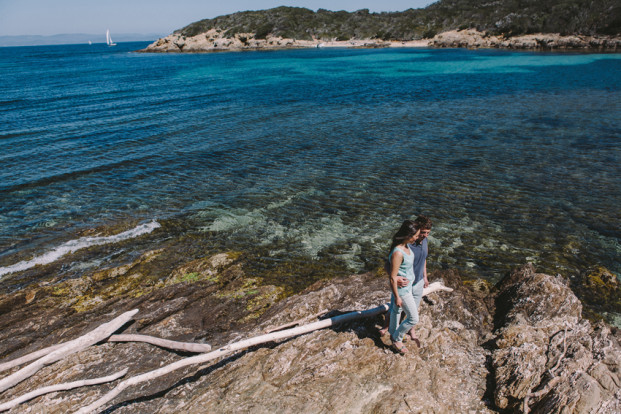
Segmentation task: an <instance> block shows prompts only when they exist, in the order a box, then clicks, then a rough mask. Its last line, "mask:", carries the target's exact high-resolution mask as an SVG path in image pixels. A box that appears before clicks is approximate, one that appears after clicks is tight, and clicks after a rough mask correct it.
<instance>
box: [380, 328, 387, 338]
mask: <svg viewBox="0 0 621 414" xmlns="http://www.w3.org/2000/svg"><path fill="white" fill-rule="evenodd" d="M387 332H388V327H385V328H382V329H380V330H379V334H380V336H384V335H386V333H387Z"/></svg>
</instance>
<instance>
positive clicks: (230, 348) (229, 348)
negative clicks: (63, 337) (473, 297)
mask: <svg viewBox="0 0 621 414" xmlns="http://www.w3.org/2000/svg"><path fill="white" fill-rule="evenodd" d="M452 290H453V289H451V288H448V287H446V286H444V285H443V284H442V283H440V282H434V283H432V284H430V285H429V287H427V288H425V289H424V291H423V296H425V295H428V294H430V293H433V292H438V291H447V292H451V291H452ZM388 309H389V304H387V303H386V304H384V305H381V306H378V307H376V308H372V309H368V310H365V311H356V312H350V313H346V314H344V315H339V316H335V317H333V318H328V319H323V320H321V321H317V322H313V323H310V324H308V325H303V326H298V327H296V328H292V329H287V330H284V331H279V332H273V333H269V334H265V335H259V336H256V337H254V338H250V339H245V340H243V341H239V342H235V343H232V344H229V345H226V346H224V347H222V348H219V349H217V350H215V351H213V352H209V353H207V354H201V355H196V356H193V357H189V358H185V359H182V360H180V361H177V362H174V363H172V364H169V365H166V366H163V367H161V368H158V369H156V370H153V371H149V372H145V373H144V374H140V375H137V376H135V377H132V378H129V379H127V380H125V381H122V382H121V383H119V384H118V385H117V386H116V387H115V388H114V389H112V391H110V392H109V393H108V394H106V395H104V396H103V397H101V398H100V399H98V400H96V401H94V402H93V403H91V404H90V405H88V406H86V407H83V408H82V409H80V410H79V411H78V414H86V413H91V412H93V411H95V410H97V409H98V408H99V407H101V406H102V405H104V404H107V403H108V402H110V401H112V400H113V399H114V398H115V397H116V396H117V395H119V394H120V393H121V392H123V391H124V390H125V389H126V388H129V387H131V386H133V385H137V384H141V383H143V382H147V381H150V380H152V379H155V378H158V377H161V376H163V375H166V374H169V373H171V372H173V371H176V370H178V369H181V368H184V367H187V366H189V365H195V364H203V363H205V362H208V361H211V360H213V359H216V358H220V357H223V356H225V355H228V354H231V353H233V352H235V351H238V350H241V349H245V348H249V347H251V346H254V345H259V344H263V343H266V342H273V341H277V340H280V339H286V338H290V337H293V336H298V335H302V334H305V333H309V332H312V331H316V330H318V329H323V328H328V327H330V326H334V325H338V324H341V323H344V322H349V321H352V320H355V319H360V318H365V317H372V316H376V315H379V314H381V313H384V312H386V311H387V310H388Z"/></svg>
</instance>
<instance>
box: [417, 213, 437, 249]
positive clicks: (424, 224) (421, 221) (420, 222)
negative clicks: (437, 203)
mask: <svg viewBox="0 0 621 414" xmlns="http://www.w3.org/2000/svg"><path fill="white" fill-rule="evenodd" d="M414 225H415V226H416V228H417V229H419V230H420V233H418V237H417V238H416V241H417V242H419V243H420V242H422V241H423V240H424V239H425V238H426V237H427V236H429V233H431V226H432V225H433V223H432V222H431V220H430V219H429V218H428V217H426V216H422V215H421V216H418V217H416V220H414Z"/></svg>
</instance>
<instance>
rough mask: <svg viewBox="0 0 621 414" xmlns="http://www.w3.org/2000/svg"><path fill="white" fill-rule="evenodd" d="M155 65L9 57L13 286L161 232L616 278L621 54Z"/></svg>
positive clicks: (8, 214) (5, 121) (7, 257)
mask: <svg viewBox="0 0 621 414" xmlns="http://www.w3.org/2000/svg"><path fill="white" fill-rule="evenodd" d="M144 46H146V43H126V44H119V45H118V46H117V47H113V48H108V47H107V46H104V45H92V46H88V45H71V46H45V47H15V48H0V71H1V73H2V76H1V77H0V166H1V168H0V273H5V275H4V276H0V277H3V278H5V279H6V278H7V277H16V276H19V272H17V273H8V270H9V269H13V270H15V269H16V268H15V267H11V266H15V265H16V264H18V263H20V262H22V261H25V262H28V261H29V260H31V259H33V258H37V257H42V255H44V254H46V253H49V252H50V251H52V250H54V249H57V248H58V247H59V246H63V243H66V242H69V241H76V240H79V239H80V237H81V235H83V234H85V233H84V232H85V231H86V230H87V229H90V228H98V229H101V228H117V227H118V232H122V231H127V230H131V229H135V228H136V227H137V226H140V225H145V226H150V225H152V224H154V221H155V222H156V223H159V224H162V227H161V228H157V229H155V230H153V229H154V228H155V227H156V226H152V227H149V231H151V230H153V232H152V233H150V234H151V236H153V237H152V238H151V239H149V240H150V241H149V242H145V243H142V244H140V243H138V242H139V240H140V239H141V237H144V236H139V237H136V242H137V244H136V249H146V248H150V247H153V246H150V245H149V243H151V244H153V245H156V244H157V243H161V242H162V240H169V239H171V238H175V237H181V236H182V235H183V234H184V233H186V232H191V233H193V234H198V235H201V234H204V237H205V239H206V240H208V241H209V242H208V245H209V248H210V249H211V250H214V251H217V250H227V249H245V250H251V251H252V252H253V254H254V255H255V257H257V258H260V259H262V262H261V263H269V262H270V261H274V262H281V261H287V260H293V258H297V259H298V260H300V261H299V263H304V260H309V261H313V263H315V264H316V263H325V264H326V265H325V266H326V269H329V268H332V267H334V266H336V267H339V266H340V268H341V269H343V270H342V271H347V272H357V271H364V270H368V269H372V268H375V267H377V266H378V265H379V264H380V263H381V260H382V258H383V257H384V255H385V253H386V248H387V245H388V244H389V238H390V236H391V234H392V232H393V231H394V230H395V229H396V228H397V227H398V226H399V224H400V222H401V220H403V219H404V218H411V217H414V216H415V215H416V214H418V213H424V214H426V215H428V216H429V217H431V218H432V220H433V221H434V228H433V232H432V237H431V238H430V242H431V249H432V252H431V253H432V255H431V256H430V260H429V265H430V267H431V268H432V269H433V268H442V267H455V268H458V269H460V270H462V271H464V272H466V273H468V272H470V273H472V274H474V275H481V276H484V277H486V278H490V279H493V280H495V279H497V278H498V277H500V276H501V275H503V274H504V273H505V272H507V271H508V270H510V269H511V268H513V267H515V266H516V265H519V264H522V263H524V262H526V261H532V262H534V263H535V264H536V265H537V266H538V267H539V268H540V269H541V270H544V271H549V272H559V273H563V274H565V275H567V276H569V277H577V275H580V274H581V273H583V272H585V271H586V269H588V268H589V267H591V266H595V265H602V266H605V267H606V268H608V269H609V270H611V271H613V272H615V273H616V274H617V275H618V276H619V274H621V263H620V260H619V257H620V253H621V247H620V236H621V226H619V223H620V222H621V208H619V205H620V204H621V203H620V202H621V169H620V167H619V162H620V158H621V157H620V153H621V54H578V53H573V54H572V53H530V52H513V51H498V50H478V51H472V50H455V49H445V50H432V49H402V50H397V49H387V50H364V49H363V50H361V49H355V50H354V49H352V50H343V49H332V50H330V49H317V50H315V49H313V50H291V51H269V52H247V53H212V54H193V55H177V54H165V55H164V54H140V53H133V52H132V51H134V50H136V49H140V48H142V47H144ZM173 222H174V223H176V224H175V225H174V226H173V225H169V226H168V227H167V226H166V223H173ZM179 223H182V224H179ZM115 226H116V227H115ZM141 228H142V227H141ZM138 234H141V233H140V232H138ZM154 235H158V236H157V237H155V236H154ZM130 236H131V237H133V236H134V235H133V234H132V235H130ZM130 236H128V237H130ZM82 241H84V240H82ZM113 242H114V241H112V243H113ZM124 249H125V250H127V246H125V245H124ZM130 250H131V249H130ZM65 259H66V258H65ZM92 260H93V263H94V264H96V265H105V264H106V261H105V258H101V257H100V258H97V257H94V258H92ZM22 267H24V266H22ZM83 267H84V268H87V267H88V264H84V266H83ZM80 268H82V267H80ZM20 269H21V267H20ZM326 271H327V272H328V270H326ZM294 273H295V272H294ZM302 273H303V272H302ZM292 277H294V275H292Z"/></svg>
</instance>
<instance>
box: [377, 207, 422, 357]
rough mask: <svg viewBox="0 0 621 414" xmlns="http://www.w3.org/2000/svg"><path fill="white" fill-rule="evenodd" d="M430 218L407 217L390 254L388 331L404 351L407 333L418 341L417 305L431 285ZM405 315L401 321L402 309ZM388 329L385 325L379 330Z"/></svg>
mask: <svg viewBox="0 0 621 414" xmlns="http://www.w3.org/2000/svg"><path fill="white" fill-rule="evenodd" d="M431 226H432V223H431V220H430V219H428V218H427V217H425V216H418V217H417V218H416V220H414V221H412V220H405V221H404V222H403V224H402V225H401V228H399V230H398V231H397V233H395V235H394V236H393V238H392V245H391V246H390V254H389V255H388V260H389V263H388V269H387V270H388V274H389V275H390V288H391V291H392V296H391V300H390V323H389V326H388V332H390V339H391V341H392V347H393V348H394V349H395V350H396V351H397V352H399V353H401V354H405V353H406V352H407V349H406V348H405V346H404V345H403V338H404V336H405V335H406V334H408V335H409V336H410V337H411V338H412V340H414V341H416V342H417V344H418V343H419V342H418V339H417V338H416V334H415V333H414V325H416V324H417V323H418V306H419V305H420V301H421V299H422V297H423V288H425V287H427V286H429V281H428V280H427V255H428V253H429V249H428V246H427V236H429V233H430V232H431ZM402 310H403V311H405V315H406V318H405V319H404V320H403V322H401V323H400V324H399V320H400V318H401V311H402ZM380 332H381V333H385V332H386V328H384V329H382V330H381V331H380Z"/></svg>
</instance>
